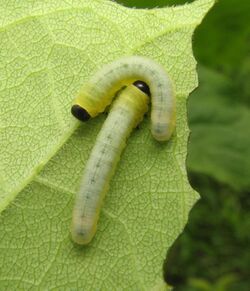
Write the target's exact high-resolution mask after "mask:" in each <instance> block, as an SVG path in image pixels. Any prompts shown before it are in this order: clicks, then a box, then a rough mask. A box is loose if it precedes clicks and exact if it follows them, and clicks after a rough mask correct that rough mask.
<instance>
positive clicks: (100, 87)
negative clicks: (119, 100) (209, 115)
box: [72, 56, 175, 141]
mask: <svg viewBox="0 0 250 291" xmlns="http://www.w3.org/2000/svg"><path fill="white" fill-rule="evenodd" d="M136 80H142V81H143V82H145V83H146V84H148V86H149V88H150V91H151V95H152V98H151V99H152V112H151V123H152V125H151V132H152V135H153V136H154V138H155V139H156V140H158V141H164V140H168V139H169V138H170V136H171V135H172V132H173V130H174V127H175V96H174V88H173V84H172V81H171V79H170V78H169V76H168V74H167V73H166V71H165V69H164V68H163V67H162V66H161V65H159V64H158V63H156V62H155V61H153V60H151V59H149V58H146V57H141V56H131V57H123V58H121V59H119V60H117V61H114V62H113V63H111V64H108V65H105V66H104V67H103V68H102V69H101V70H100V71H98V72H97V73H96V74H95V75H94V76H93V77H92V78H91V79H90V80H89V81H88V82H86V83H85V84H84V86H83V87H82V88H81V90H80V92H79V94H78V97H77V98H76V100H75V104H74V105H73V107H72V113H73V114H74V115H75V116H76V117H77V118H79V119H80V120H83V121H85V120H87V119H88V118H89V117H90V116H91V117H94V116H96V115H97V114H99V113H100V112H103V111H104V109H105V108H106V106H107V105H109V104H110V103H111V101H112V98H113V97H114V95H115V93H116V91H117V90H119V89H120V88H121V87H122V86H124V85H129V84H131V83H133V82H134V81H136Z"/></svg>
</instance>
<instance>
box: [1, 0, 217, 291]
mask: <svg viewBox="0 0 250 291" xmlns="http://www.w3.org/2000/svg"><path fill="white" fill-rule="evenodd" d="M2 2H3V3H1V5H0V7H1V8H0V9H1V11H0V15H1V18H0V39H1V42H0V51H1V54H0V78H1V79H0V81H1V83H0V101H1V107H0V111H1V112H0V114H1V132H0V143H1V151H0V159H1V165H0V183H1V189H0V191H1V192H0V210H5V211H3V212H2V215H1V218H0V238H1V239H0V241H1V242H0V248H1V252H0V262H1V264H2V268H1V269H0V282H1V283H0V284H1V287H2V288H3V289H9V290H15V289H25V290H27V289H41V290H44V289H53V288H56V289H78V290H80V289H84V290H98V289H101V290H117V289H121V290H123V289H124V290H148V289H150V288H152V287H154V288H158V287H159V286H161V280H162V279H161V278H162V274H161V273H162V270H161V269H162V262H163V259H164V257H165V253H166V249H167V248H168V247H169V246H170V245H171V244H172V242H173V241H174V240H175V238H176V237H177V235H178V234H179V233H180V232H181V230H182V229H183V227H184V225H185V223H186V221H187V217H188V212H189V210H190V208H191V207H192V205H193V203H194V202H195V201H196V199H197V198H198V195H197V194H196V193H195V192H194V191H193V190H192V189H191V187H190V185H189V183H188V180H187V175H186V168H185V158H186V147H187V138H188V133H189V131H188V127H187V123H186V98H187V96H188V94H189V93H190V92H191V91H192V90H193V89H194V88H195V87H196V86H197V76H196V72H195V60H194V58H193V55H192V46H191V38H192V34H193V31H194V29H195V27H196V26H197V25H198V24H199V23H200V22H201V20H202V18H203V17H204V15H205V13H206V12H207V11H208V10H209V9H210V7H211V6H212V5H213V0H198V1H195V2H194V3H193V4H190V5H185V6H180V7H175V8H163V9H154V10H135V9H128V8H125V7H122V6H120V5H118V4H116V3H113V2H110V1H100V0H95V1H93V0H91V1H72V3H70V4H69V3H68V2H66V1H55V2H38V1H22V2H21V3H20V5H14V4H11V2H9V1H2ZM124 55H144V56H148V57H151V58H153V59H155V60H156V61H158V62H159V63H161V64H162V65H163V66H164V67H165V68H166V70H167V71H168V72H169V74H170V76H171V78H172V79H173V81H174V83H175V87H176V94H177V112H178V113H177V128H176V133H175V135H174V137H173V138H172V139H171V141H170V142H168V143H167V144H158V143H157V142H156V141H154V140H153V139H152V137H151V135H150V132H149V121H148V120H147V119H145V120H144V121H143V123H142V124H141V127H140V130H138V131H135V132H134V133H133V134H132V136H131V137H130V138H129V141H128V144H127V147H126V150H125V152H124V154H123V155H122V158H121V161H120V163H119V166H118V169H117V172H116V174H115V176H114V178H113V180H112V183H111V185H110V191H109V193H108V194H107V197H106V199H105V204H104V207H103V210H102V213H101V217H100V223H99V225H98V231H97V234H96V237H95V239H94V241H93V242H92V243H91V244H90V245H89V246H87V247H84V248H82V247H78V246H75V245H73V243H72V242H71V240H70V237H69V225H70V220H71V211H72V205H73V200H74V194H75V192H76V191H77V189H78V185H79V179H80V178H81V174H82V170H83V168H84V165H85V163H86V161H87V158H88V155H89V153H90V150H91V148H92V147H93V144H94V142H95V137H96V135H97V133H98V131H99V130H100V128H101V125H102V123H103V121H104V116H99V117H98V118H96V119H94V120H91V121H90V122H88V123H86V124H80V123H78V122H77V121H76V120H75V119H74V118H73V117H72V116H71V114H70V107H71V102H72V99H73V98H74V96H75V94H76V93H77V91H78V90H79V88H80V86H81V84H82V83H83V82H84V80H86V79H88V77H89V76H90V75H91V74H92V73H93V72H94V71H96V70H97V69H98V68H100V67H101V66H102V65H103V64H105V63H109V62H111V61H113V60H114V59H117V58H119V57H121V56H124ZM17 194H18V195H17ZM14 198H16V199H15V200H14ZM7 206H8V207H7ZM159 288H160V287H159Z"/></svg>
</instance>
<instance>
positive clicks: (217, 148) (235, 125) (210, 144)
mask: <svg viewBox="0 0 250 291" xmlns="http://www.w3.org/2000/svg"><path fill="white" fill-rule="evenodd" d="M199 76H200V86H199V88H198V89H197V90H196V91H195V92H194V93H193V94H192V95H191V96H190V99H189V118H190V119H189V120H190V127H191V130H192V134H191V138H190V144H189V155H188V163H187V164H188V168H189V169H190V170H191V171H193V172H196V173H203V174H206V175H209V176H211V177H213V178H215V179H216V180H217V181H220V182H223V183H226V184H227V185H230V186H231V187H232V188H233V189H235V190H248V189H249V187H250V181H249V176H250V136H249V134H247V133H246V131H247V129H248V127H249V124H250V110H249V109H248V108H247V107H245V106H242V105H239V104H238V101H237V97H238V94H237V95H236V94H235V92H234V91H233V89H232V88H233V87H232V86H233V85H232V83H231V82H230V81H229V80H228V79H227V78H226V77H224V76H223V75H221V74H218V73H216V72H214V71H213V70H208V69H206V68H200V70H199ZM237 93H238V92H237Z"/></svg>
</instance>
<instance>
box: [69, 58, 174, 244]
mask: <svg viewBox="0 0 250 291" xmlns="http://www.w3.org/2000/svg"><path fill="white" fill-rule="evenodd" d="M138 79H140V80H142V81H138ZM145 81H146V82H145ZM132 83H133V84H132ZM118 84H119V85H118ZM147 84H148V85H149V87H148V85H147ZM124 85H127V87H126V88H125V89H124V90H123V91H121V93H120V94H119V95H118V97H117V99H116V100H115V102H114V104H113V106H112V107H111V110H110V112H109V115H108V117H107V119H106V121H105V122H104V125H103V127H102V129H101V131H100V133H99V134H98V136H97V140H96V143H95V145H94V148H93V149H92V152H91V154H90V158H89V160H88V162H87V165H86V167H85V171H84V175H83V179H82V182H81V187H80V190H79V192H78V193H77V195H76V201H75V206H74V210H73V220H72V227H71V234H72V238H73V240H74V241H75V242H76V243H78V244H88V243H89V242H90V241H91V240H92V238H93V236H94V235H95V232H96V227H97V222H98V218H99V214H100V209H101V205H102V202H103V199H104V196H105V194H106V192H107V191H108V187H109V182H110V179H111V177H112V176H113V174H114V170H115V168H116V165H117V163H118V161H119V159H120V155H121V153H122V150H123V149H124V147H125V145H126V139H127V137H128V136H129V135H130V133H131V131H132V129H133V128H134V127H136V126H137V125H138V123H139V122H140V121H141V120H142V119H143V115H144V114H145V112H147V110H148V103H149V96H150V95H152V114H151V119H152V129H151V131H152V133H153V136H154V137H155V138H156V139H157V140H166V139H168V138H169V137H170V135H171V133H172V131H173V128H174V125H175V100H174V93H173V87H172V84H171V81H170V79H169V77H168V76H167V74H166V72H165V71H164V69H163V68H162V67H161V66H160V65H158V64H157V63H155V62H154V61H152V60H149V59H146V58H143V57H139V56H135V57H126V58H122V59H120V60H118V61H116V62H114V63H112V64H110V65H106V66H104V68H103V69H102V70H100V71H99V72H98V73H97V74H96V75H94V77H93V78H92V79H91V80H90V81H89V82H88V83H86V84H85V85H84V87H83V89H82V90H81V91H80V94H79V96H78V97H77V99H76V100H75V104H74V105H73V106H72V110H71V111H72V113H73V115H74V116H76V117H77V118H78V119H80V120H87V119H89V118H90V117H94V116H96V115H97V114H98V113H99V112H102V111H103V110H104V109H105V107H106V106H107V105H108V104H110V103H111V100H112V98H113V96H114V95H115V93H116V92H117V91H118V90H119V89H120V88H121V87H122V86H124ZM150 93H151V94H150ZM164 114H166V115H167V118H166V116H165V115H164Z"/></svg>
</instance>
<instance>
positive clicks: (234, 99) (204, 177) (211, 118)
mask: <svg viewBox="0 0 250 291" xmlns="http://www.w3.org/2000/svg"><path fill="white" fill-rule="evenodd" d="M117 2H120V3H123V5H125V6H130V7H138V8H145V7H147V8H153V7H164V6H167V5H177V4H184V3H186V2H192V1H185V0H184V1H183V0H165V1H164V0H158V1H157V0H155V1H153V0H144V1H139V0H134V1H132V0H130V1H129V0H127V1H126V0H122V1H117ZM193 48H194V55H195V57H196V59H197V61H198V74H199V88H198V89H196V90H195V91H194V92H193V93H192V94H191V96H190V97H189V101H188V120H189V126H190V129H191V132H192V134H191V136H190V140H189V141H190V142H189V147H188V158H187V170H188V175H189V180H190V183H191V185H192V186H193V188H195V189H196V190H197V191H198V192H199V193H200V195H201V199H200V200H199V201H198V203H197V204H196V205H195V206H194V208H193V210H192V211H191V213H190V218H189V222H188V224H187V226H186V227H185V230H184V232H183V233H182V234H181V235H180V237H179V238H178V239H177V241H176V242H175V244H174V245H173V246H172V248H171V249H170V250H169V252H168V254H167V259H166V262H165V264H164V268H163V273H164V278H165V280H166V281H167V282H168V283H169V284H171V285H173V286H175V288H174V290H215V291H216V290H221V291H223V290H239V291H245V290H246V291H247V290H250V273H249V270H250V214H249V208H250V207H249V206H250V199H249V194H250V1H249V0H240V1H239V0H218V2H217V3H216V5H215V6H214V8H213V9H212V10H211V11H210V12H209V14H208V15H207V17H206V18H205V20H204V21H203V23H202V24H201V25H200V27H199V28H198V29H197V30H196V32H195V35H194V39H193Z"/></svg>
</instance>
